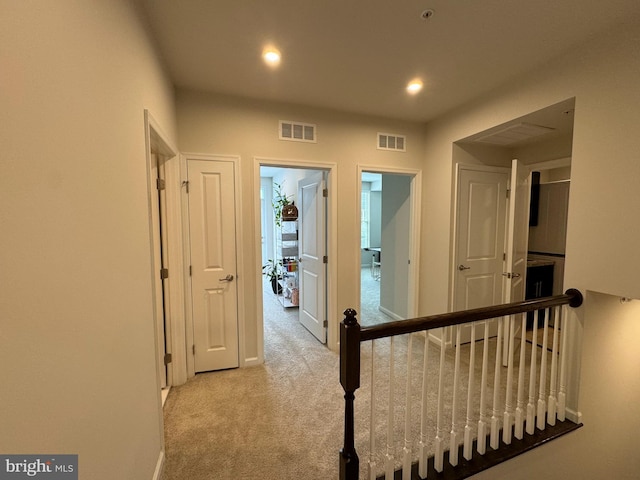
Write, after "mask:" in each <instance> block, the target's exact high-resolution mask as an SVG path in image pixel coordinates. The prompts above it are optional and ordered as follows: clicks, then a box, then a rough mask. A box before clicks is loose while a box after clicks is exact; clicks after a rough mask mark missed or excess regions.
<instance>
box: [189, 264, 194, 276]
mask: <svg viewBox="0 0 640 480" xmlns="http://www.w3.org/2000/svg"><path fill="white" fill-rule="evenodd" d="M191 275H193V267H192V266H191V265H189V276H191Z"/></svg>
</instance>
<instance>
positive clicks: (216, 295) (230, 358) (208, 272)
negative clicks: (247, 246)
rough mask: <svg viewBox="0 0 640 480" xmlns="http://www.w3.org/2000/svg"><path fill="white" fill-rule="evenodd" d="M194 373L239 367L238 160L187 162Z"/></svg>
mask: <svg viewBox="0 0 640 480" xmlns="http://www.w3.org/2000/svg"><path fill="white" fill-rule="evenodd" d="M187 172H188V180H189V231H190V237H191V270H192V276H191V287H192V288H191V289H192V302H193V337H194V346H195V371H196V372H203V371H208V370H220V369H225V368H234V367H238V366H239V360H238V296H237V287H236V278H235V277H236V275H237V273H236V225H235V209H234V205H235V179H234V175H235V164H234V163H233V162H231V161H222V160H194V159H189V160H188V161H187Z"/></svg>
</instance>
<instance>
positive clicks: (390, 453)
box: [384, 337, 395, 480]
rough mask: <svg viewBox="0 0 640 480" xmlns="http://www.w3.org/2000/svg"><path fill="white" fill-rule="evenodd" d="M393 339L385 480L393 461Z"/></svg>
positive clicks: (392, 342) (390, 362) (390, 471)
mask: <svg viewBox="0 0 640 480" xmlns="http://www.w3.org/2000/svg"><path fill="white" fill-rule="evenodd" d="M393 370H394V337H391V340H390V347H389V407H388V410H387V413H388V417H387V454H386V456H385V463H384V472H385V479H386V480H393V475H394V467H395V459H394V456H393V410H394V408H393V407H394V401H393V392H394V381H395V373H394V371H393Z"/></svg>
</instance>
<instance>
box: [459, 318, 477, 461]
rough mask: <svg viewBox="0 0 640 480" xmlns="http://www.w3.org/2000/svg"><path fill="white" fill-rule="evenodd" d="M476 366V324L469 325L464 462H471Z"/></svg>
mask: <svg viewBox="0 0 640 480" xmlns="http://www.w3.org/2000/svg"><path fill="white" fill-rule="evenodd" d="M475 366H476V324H475V322H474V323H472V324H471V350H470V352H469V387H468V389H467V423H466V425H465V427H464V448H463V452H462V456H463V457H464V458H465V459H466V460H471V457H472V456H473V453H472V452H473V438H472V436H471V435H472V433H473V432H472V430H471V422H472V421H473V420H472V418H471V417H472V416H473V382H474V378H473V377H474V375H473V374H474V369H475Z"/></svg>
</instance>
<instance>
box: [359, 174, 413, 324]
mask: <svg viewBox="0 0 640 480" xmlns="http://www.w3.org/2000/svg"><path fill="white" fill-rule="evenodd" d="M356 170H357V177H356V178H357V184H358V185H357V188H356V189H355V190H356V212H358V216H359V215H360V213H359V212H360V211H361V204H360V203H361V198H362V181H361V180H362V173H363V172H372V173H380V174H392V175H406V176H409V177H411V192H410V197H411V198H410V201H409V202H410V210H411V217H410V221H411V226H410V230H409V258H410V259H411V263H410V265H409V290H408V292H407V316H408V318H414V317H417V316H418V294H419V287H420V285H419V284H420V228H421V224H422V222H421V221H420V218H421V215H422V214H421V209H422V170H415V169H410V168H398V167H386V166H379V165H376V166H374V165H365V164H360V163H359V164H357V165H356ZM359 240H360V235H358V244H357V245H356V247H357V248H356V249H355V252H354V254H355V256H356V258H357V259H358V264H359V265H360V264H361V263H362V249H361V248H360V241H359ZM360 283H361V282H360V276H358V279H357V281H356V304H357V306H356V307H355V309H356V311H360V298H361V294H362V286H361V285H360Z"/></svg>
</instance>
